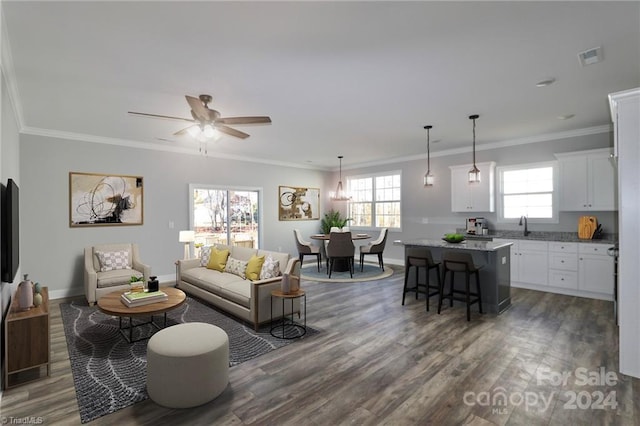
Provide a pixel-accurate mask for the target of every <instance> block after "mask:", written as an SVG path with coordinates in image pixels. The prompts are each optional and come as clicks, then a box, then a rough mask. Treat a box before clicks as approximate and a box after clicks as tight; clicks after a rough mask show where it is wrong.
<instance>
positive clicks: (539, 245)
mask: <svg viewBox="0 0 640 426" xmlns="http://www.w3.org/2000/svg"><path fill="white" fill-rule="evenodd" d="M518 244H519V245H518V247H519V248H520V251H547V242H546V241H527V240H520V241H519V242H518Z"/></svg>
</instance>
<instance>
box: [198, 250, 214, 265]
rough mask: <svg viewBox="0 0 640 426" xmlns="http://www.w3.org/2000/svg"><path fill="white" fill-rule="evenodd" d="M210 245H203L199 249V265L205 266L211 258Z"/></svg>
mask: <svg viewBox="0 0 640 426" xmlns="http://www.w3.org/2000/svg"><path fill="white" fill-rule="evenodd" d="M212 248H213V247H211V246H205V247H202V248H201V249H200V266H205V267H206V266H207V265H208V264H209V259H210V258H211V249H212Z"/></svg>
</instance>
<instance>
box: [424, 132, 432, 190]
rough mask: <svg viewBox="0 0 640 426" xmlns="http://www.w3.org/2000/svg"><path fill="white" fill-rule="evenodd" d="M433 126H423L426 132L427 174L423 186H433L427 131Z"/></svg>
mask: <svg viewBox="0 0 640 426" xmlns="http://www.w3.org/2000/svg"><path fill="white" fill-rule="evenodd" d="M431 128H433V126H424V129H425V130H426V131H427V173H425V174H424V186H425V187H427V186H433V180H434V178H433V175H432V174H431V152H430V150H429V129H431Z"/></svg>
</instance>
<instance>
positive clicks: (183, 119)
mask: <svg viewBox="0 0 640 426" xmlns="http://www.w3.org/2000/svg"><path fill="white" fill-rule="evenodd" d="M128 112H129V114H131V115H141V116H143V117H154V118H165V119H167V120H181V121H188V122H190V123H193V122H194V121H193V119H191V118H182V117H172V116H170V115H160V114H148V113H146V112H134V111H128Z"/></svg>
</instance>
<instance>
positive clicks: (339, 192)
mask: <svg viewBox="0 0 640 426" xmlns="http://www.w3.org/2000/svg"><path fill="white" fill-rule="evenodd" d="M338 159H339V160H340V180H339V181H338V187H337V188H336V192H335V193H334V194H332V195H331V199H332V200H333V201H349V200H350V199H351V197H349V196H348V195H347V193H346V192H344V190H343V189H342V155H338Z"/></svg>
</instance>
